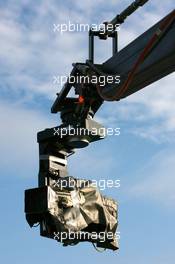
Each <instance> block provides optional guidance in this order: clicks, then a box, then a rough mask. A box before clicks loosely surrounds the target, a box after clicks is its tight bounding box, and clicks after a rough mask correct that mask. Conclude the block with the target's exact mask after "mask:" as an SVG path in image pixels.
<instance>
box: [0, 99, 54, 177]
mask: <svg viewBox="0 0 175 264" xmlns="http://www.w3.org/2000/svg"><path fill="white" fill-rule="evenodd" d="M0 122H1V129H0V142H1V144H0V145H1V163H0V167H1V171H4V170H5V171H6V173H7V174H8V173H9V175H11V177H13V175H12V173H14V175H15V176H21V177H25V176H32V177H33V176H34V175H31V173H33V170H35V171H36V170H37V164H38V145H37V132H38V131H39V130H43V129H45V128H46V127H49V125H51V123H52V121H50V120H49V118H47V117H45V116H44V115H42V114H41V113H39V112H37V111H34V110H28V109H25V108H22V107H20V106H18V105H15V104H11V103H7V102H2V101H1V102H0ZM36 173H38V172H37V171H36Z"/></svg>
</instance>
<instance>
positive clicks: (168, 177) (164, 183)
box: [127, 148, 175, 208]
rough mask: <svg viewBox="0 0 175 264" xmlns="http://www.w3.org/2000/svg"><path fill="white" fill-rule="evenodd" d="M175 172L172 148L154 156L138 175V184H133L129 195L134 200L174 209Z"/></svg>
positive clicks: (129, 189) (174, 156)
mask: <svg viewBox="0 0 175 264" xmlns="http://www.w3.org/2000/svg"><path fill="white" fill-rule="evenodd" d="M174 171H175V153H174V150H173V149H171V148H170V149H168V150H164V151H162V152H160V153H158V154H157V155H156V156H154V157H153V158H152V159H151V161H150V162H149V163H148V164H146V165H145V166H144V167H143V168H142V169H141V170H140V171H139V172H138V173H137V177H136V178H137V183H135V184H132V185H131V186H130V187H129V188H128V190H127V193H128V194H129V196H130V197H132V198H136V199H140V198H144V200H145V199H147V200H150V201H152V202H156V203H159V204H160V205H163V206H167V207H170V208H171V207H172V206H173V207H174V204H175V192H174V186H175V177H174Z"/></svg>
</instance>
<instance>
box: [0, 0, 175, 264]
mask: <svg viewBox="0 0 175 264" xmlns="http://www.w3.org/2000/svg"><path fill="white" fill-rule="evenodd" d="M173 2H174V1H173V0H167V1H162V2H161V4H160V1H159V0H150V1H149V3H148V4H147V5H146V6H145V7H143V8H142V9H140V10H139V11H138V12H137V13H136V14H134V15H133V16H132V18H129V19H128V21H127V22H126V23H125V24H124V25H123V26H122V28H121V31H120V48H122V47H124V46H125V45H126V44H128V43H129V42H130V41H132V40H133V39H134V38H136V37H137V36H138V35H139V34H141V33H142V32H144V31H145V30H146V29H148V28H149V27H150V26H151V25H153V24H154V23H155V22H157V21H158V20H159V19H161V17H163V16H165V15H166V14H167V13H168V12H169V11H171V10H172V9H173V8H174V4H173ZM129 3H130V1H128V0H126V1H121V0H120V1H119V0H111V1H105V0H96V1H92V0H87V1H81V0H76V1H70V0H68V1H56V0H55V1H54V0H50V1H47V0H45V1H44V0H38V1H33V0H31V1H29V0H23V1H16V0H14V1H8V0H7V1H2V0H0V39H1V42H0V46H1V48H0V63H1V68H0V121H1V129H0V146H1V162H0V169H1V192H0V206H1V220H0V223H1V225H0V252H1V254H0V261H1V262H2V263H15V264H17V263H26V264H28V263H40V262H41V263H43V264H46V263H50V262H51V261H53V262H60V261H64V263H73V264H74V263H80V262H82V261H83V263H84V264H86V263H91V262H92V263H93V262H94V263H101V264H103V263H105V264H106V263H108V262H110V263H111V264H114V263H116V262H117V263H120V264H129V263H142V264H147V263H150V264H164V263H166V264H172V263H174V259H175V252H174V244H175V238H174V237H175V232H174V218H175V192H174V186H175V177H174V171H175V151H174V147H175V140H174V134H175V117H174V113H175V104H174V101H175V91H174V82H175V75H174V74H171V75H169V76H167V77H166V78H164V79H162V80H160V81H159V82H156V83H154V84H153V85H151V86H149V87H147V88H146V89H144V90H142V91H140V92H139V93H137V94H135V95H133V96H131V97H129V98H126V99H125V100H123V101H121V102H119V103H105V104H104V105H103V106H102V108H101V110H100V111H99V112H98V114H97V116H96V119H97V120H99V121H100V122H102V123H104V124H105V126H108V127H110V126H112V127H120V128H121V135H120V136H119V137H115V136H114V137H108V138H107V139H105V140H103V141H101V142H97V143H94V144H93V145H91V146H89V147H88V148H87V149H84V150H78V151H77V153H76V154H75V155H74V156H73V157H71V158H70V161H69V171H70V174H71V175H74V176H76V177H80V178H81V177H83V178H84V177H85V178H90V179H102V178H103V179H109V178H110V179H120V180H121V188H120V189H117V190H116V189H112V190H111V189H108V190H105V191H104V194H107V195H110V196H111V197H113V198H115V199H116V200H117V201H118V202H119V231H120V233H121V240H120V250H119V251H118V252H117V253H116V252H115V253H114V252H109V251H106V252H105V253H103V254H99V253H97V252H96V251H95V250H94V249H93V247H92V246H91V245H90V244H88V243H85V244H82V245H78V246H76V247H69V248H63V247H62V246H61V245H60V244H57V243H56V242H55V241H52V240H49V239H44V238H42V237H40V236H39V230H38V229H32V230H31V229H30V228H29V226H28V225H27V223H26V221H25V216H24V213H23V211H24V190H25V189H28V188H32V187H36V186H37V173H38V146H37V142H36V133H37V131H39V130H42V129H44V128H46V127H52V126H55V125H57V124H58V123H59V117H58V116H57V115H53V114H52V115H51V114H50V107H51V105H52V103H53V100H54V98H55V94H56V92H58V91H59V90H60V88H61V87H59V86H56V85H53V76H55V75H61V74H64V75H67V74H69V71H70V70H71V67H72V66H71V64H72V62H78V61H82V62H84V61H85V60H86V58H87V54H88V51H87V43H88V42H87V32H85V33H78V32H77V33H65V34H64V35H63V36H60V35H59V34H58V33H54V32H53V23H56V24H57V23H67V22H68V21H69V20H70V21H71V22H72V23H90V24H91V23H98V24H99V23H101V22H103V21H106V20H110V19H111V18H113V17H114V16H115V15H116V14H117V12H120V11H121V10H122V9H123V8H124V7H126V6H127V5H128V4H129ZM97 45H98V50H97V49H96V61H97V62H103V61H104V60H105V59H107V58H108V57H109V56H110V54H111V53H110V52H111V50H110V43H103V42H102V43H99V42H98V43H97Z"/></svg>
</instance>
